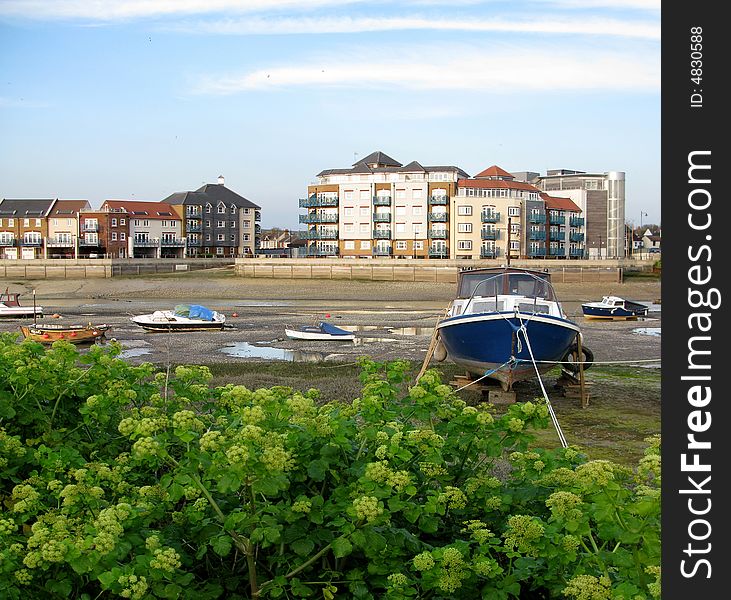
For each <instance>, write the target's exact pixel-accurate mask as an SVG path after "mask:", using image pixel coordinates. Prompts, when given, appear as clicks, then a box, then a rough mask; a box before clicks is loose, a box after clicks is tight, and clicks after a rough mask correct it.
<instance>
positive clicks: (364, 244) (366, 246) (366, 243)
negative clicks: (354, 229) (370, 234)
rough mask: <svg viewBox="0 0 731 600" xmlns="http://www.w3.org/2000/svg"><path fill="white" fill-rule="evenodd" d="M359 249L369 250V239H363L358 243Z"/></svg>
mask: <svg viewBox="0 0 731 600" xmlns="http://www.w3.org/2000/svg"><path fill="white" fill-rule="evenodd" d="M360 249H361V250H370V249H371V242H370V240H363V241H361V243H360Z"/></svg>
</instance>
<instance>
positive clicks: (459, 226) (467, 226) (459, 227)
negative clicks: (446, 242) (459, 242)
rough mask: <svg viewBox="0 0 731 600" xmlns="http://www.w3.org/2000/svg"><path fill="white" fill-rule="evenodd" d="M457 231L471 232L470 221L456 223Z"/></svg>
mask: <svg viewBox="0 0 731 600" xmlns="http://www.w3.org/2000/svg"><path fill="white" fill-rule="evenodd" d="M457 231H459V233H472V223H457Z"/></svg>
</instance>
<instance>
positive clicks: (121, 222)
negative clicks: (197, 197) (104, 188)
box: [100, 200, 186, 258]
mask: <svg viewBox="0 0 731 600" xmlns="http://www.w3.org/2000/svg"><path fill="white" fill-rule="evenodd" d="M100 210H101V212H104V213H107V214H108V215H110V216H109V219H108V225H107V227H108V232H109V236H108V237H109V241H110V242H116V241H118V242H120V245H121V242H122V241H124V240H119V239H118V238H119V234H120V233H123V231H122V229H123V228H125V227H126V230H125V231H124V233H125V235H124V236H123V237H124V239H125V240H126V242H127V244H126V245H127V250H126V254H127V256H128V257H130V258H184V257H185V250H186V243H185V238H184V237H183V219H182V216H181V215H180V214H179V213H178V212H177V211H176V210H175V209H174V208H173V207H172V206H171V205H170V204H168V203H167V202H144V201H140V200H105V201H104V202H103V203H102V205H101V209H100ZM115 234H116V235H115Z"/></svg>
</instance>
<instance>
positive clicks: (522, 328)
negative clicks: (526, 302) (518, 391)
mask: <svg viewBox="0 0 731 600" xmlns="http://www.w3.org/2000/svg"><path fill="white" fill-rule="evenodd" d="M518 319H519V320H520V323H521V325H520V329H519V330H518V334H520V333H521V332H522V333H523V337H524V338H525V343H526V346H528V353H529V354H530V358H531V361H532V362H533V368H534V369H535V370H536V376H537V377H538V383H540V384H541V391H542V392H543V397H544V398H545V399H546V406H547V407H548V412H549V414H550V415H551V421H553V426H554V427H555V428H556V433H557V434H558V439H559V441H560V442H561V445H562V446H563V447H564V448H568V447H569V444H568V442H567V441H566V438H565V437H564V434H563V431H561V425H560V424H559V422H558V417H557V416H556V413H555V411H554V410H553V406H552V405H551V401H550V400H549V399H548V392H546V388H545V386H544V385H543V379H541V374H540V372H539V371H538V365H537V364H536V359H535V357H534V356H533V348H531V345H530V339H528V330H527V329H526V328H525V324H524V323H523V320H522V319H520V317H518Z"/></svg>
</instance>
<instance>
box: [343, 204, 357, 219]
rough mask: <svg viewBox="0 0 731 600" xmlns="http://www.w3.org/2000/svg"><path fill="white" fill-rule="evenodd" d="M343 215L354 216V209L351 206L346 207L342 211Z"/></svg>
mask: <svg viewBox="0 0 731 600" xmlns="http://www.w3.org/2000/svg"><path fill="white" fill-rule="evenodd" d="M343 215H344V216H346V217H352V216H353V215H355V209H354V208H353V207H352V206H346V207H345V208H344V209H343Z"/></svg>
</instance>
